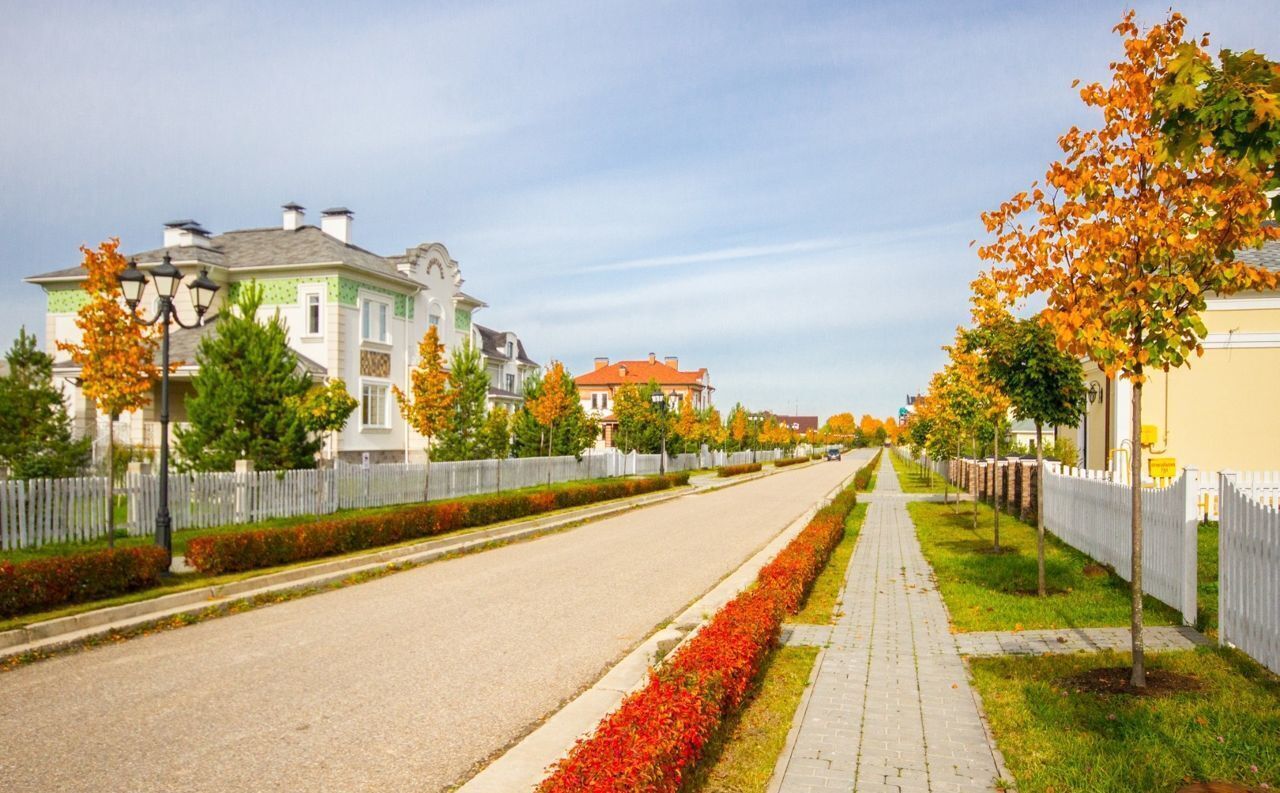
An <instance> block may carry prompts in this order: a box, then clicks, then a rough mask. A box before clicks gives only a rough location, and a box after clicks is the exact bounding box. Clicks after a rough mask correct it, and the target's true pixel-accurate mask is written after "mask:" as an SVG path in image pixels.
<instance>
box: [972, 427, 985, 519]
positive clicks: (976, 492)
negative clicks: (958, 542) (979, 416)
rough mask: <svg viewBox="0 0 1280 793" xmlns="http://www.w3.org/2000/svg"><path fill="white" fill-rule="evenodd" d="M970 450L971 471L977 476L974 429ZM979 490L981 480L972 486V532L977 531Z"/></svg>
mask: <svg viewBox="0 0 1280 793" xmlns="http://www.w3.org/2000/svg"><path fill="white" fill-rule="evenodd" d="M970 451H972V452H973V473H974V475H975V476H977V475H978V472H979V470H980V469H979V468H978V434H977V431H975V432H974V435H973V445H972V447H971V449H970ZM981 492H982V483H981V482H978V483H977V485H976V486H975V487H974V488H973V533H974V534H977V533H978V502H979V501H981V500H982V499H980V498H979V497H978V496H979V494H980V493H981Z"/></svg>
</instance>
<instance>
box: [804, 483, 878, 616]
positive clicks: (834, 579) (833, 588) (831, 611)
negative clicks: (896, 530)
mask: <svg viewBox="0 0 1280 793" xmlns="http://www.w3.org/2000/svg"><path fill="white" fill-rule="evenodd" d="M866 517H867V505H866V504H857V505H855V506H854V508H853V511H852V512H850V513H849V517H848V518H847V519H846V520H845V523H844V539H842V540H841V541H840V544H839V545H837V546H836V549H835V551H834V552H833V553H832V554H831V561H829V562H827V566H826V567H825V568H824V569H823V571H822V572H821V573H820V574H819V575H818V580H817V581H815V582H813V589H811V590H809V598H808V600H806V601H805V603H804V608H802V609H800V612H799V613H798V614H796V615H795V617H793V618H791V619H790V620H788V622H798V623H803V624H807V625H828V624H830V623H832V622H835V620H836V617H838V616H839V611H838V607H839V602H838V601H839V598H840V587H841V586H843V585H844V576H845V571H846V570H847V569H848V567H849V559H850V558H852V556H853V547H854V545H855V544H857V542H858V533H859V532H860V531H861V530H862V522H863V520H865V519H866Z"/></svg>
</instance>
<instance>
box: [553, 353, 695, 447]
mask: <svg viewBox="0 0 1280 793" xmlns="http://www.w3.org/2000/svg"><path fill="white" fill-rule="evenodd" d="M650 382H656V383H657V384H658V386H659V387H660V388H661V389H662V393H663V394H665V395H666V397H667V404H668V406H669V409H670V410H679V409H680V408H681V406H682V405H683V404H684V402H686V401H688V402H690V403H691V404H692V405H693V407H694V409H695V410H702V409H705V408H709V407H711V395H712V393H713V392H714V391H715V389H714V388H713V387H712V386H711V375H710V374H709V373H708V372H707V370H706V369H705V368H702V369H695V370H690V371H682V370H681V369H680V359H679V358H678V357H675V356H668V357H666V358H663V359H662V360H661V361H659V360H658V356H657V355H656V354H655V353H649V357H648V358H647V359H641V360H636V361H618V362H616V363H610V361H609V359H608V358H596V359H595V368H594V369H593V370H592V371H590V372H587V373H586V374H582V375H578V376H577V377H575V378H574V383H575V384H576V385H577V386H578V400H579V401H580V402H581V403H582V408H583V410H585V411H586V412H587V414H588V415H590V416H594V417H595V418H596V419H597V420H598V421H599V422H600V428H601V433H600V438H599V439H598V440H597V441H596V445H597V446H599V447H605V448H607V447H611V446H613V445H614V440H613V436H614V432H616V431H617V429H618V419H617V417H616V416H615V415H614V413H613V405H614V402H615V400H616V398H617V392H618V389H619V388H621V387H622V386H624V385H628V384H630V385H637V386H644V385H647V384H649V383H650Z"/></svg>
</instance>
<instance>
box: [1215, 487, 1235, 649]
mask: <svg viewBox="0 0 1280 793" xmlns="http://www.w3.org/2000/svg"><path fill="white" fill-rule="evenodd" d="M1235 501H1236V472H1235V471H1223V472H1222V473H1220V474H1218V644H1220V645H1226V646H1228V647H1230V646H1233V645H1232V643H1231V640H1232V639H1233V638H1234V636H1233V634H1234V633H1235V631H1234V630H1232V629H1233V628H1234V626H1233V625H1232V624H1231V617H1232V614H1231V609H1230V607H1229V606H1228V604H1227V601H1228V600H1230V595H1231V594H1232V593H1231V592H1230V590H1229V588H1228V587H1229V585H1228V584H1227V581H1229V580H1230V578H1231V576H1230V575H1229V573H1230V572H1231V571H1230V570H1229V567H1230V562H1231V561H1232V557H1233V556H1234V555H1235V549H1234V548H1232V547H1231V537H1230V534H1229V532H1228V526H1229V525H1230V524H1231V521H1232V520H1233V519H1234V518H1235V515H1233V514H1232V513H1233V512H1234V508H1235Z"/></svg>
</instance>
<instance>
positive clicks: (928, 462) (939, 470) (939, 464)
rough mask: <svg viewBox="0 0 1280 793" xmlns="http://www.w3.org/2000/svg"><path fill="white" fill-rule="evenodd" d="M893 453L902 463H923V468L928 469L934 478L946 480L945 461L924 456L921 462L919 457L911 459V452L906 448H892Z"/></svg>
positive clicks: (946, 463) (946, 469)
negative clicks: (938, 477)
mask: <svg viewBox="0 0 1280 793" xmlns="http://www.w3.org/2000/svg"><path fill="white" fill-rule="evenodd" d="M893 451H894V452H895V453H896V454H897V455H898V457H899V458H901V459H902V460H903V461H905V462H908V463H911V464H912V465H920V464H921V463H922V462H923V463H924V465H925V467H926V468H928V469H929V470H930V471H932V472H933V473H934V474H935V475H936V476H940V477H942V478H943V479H946V478H947V475H948V468H947V465H948V461H947V460H934V459H932V458H930V457H928V456H925V457H924V459H923V460H921V459H920V458H919V457H912V456H911V450H910V449H909V448H907V447H906V446H894V447H893Z"/></svg>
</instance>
